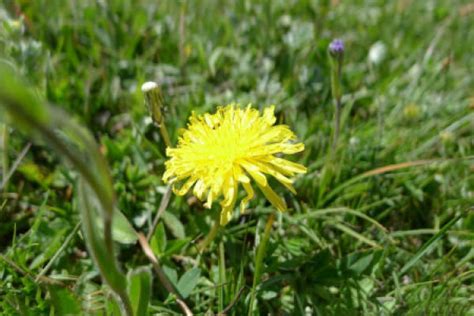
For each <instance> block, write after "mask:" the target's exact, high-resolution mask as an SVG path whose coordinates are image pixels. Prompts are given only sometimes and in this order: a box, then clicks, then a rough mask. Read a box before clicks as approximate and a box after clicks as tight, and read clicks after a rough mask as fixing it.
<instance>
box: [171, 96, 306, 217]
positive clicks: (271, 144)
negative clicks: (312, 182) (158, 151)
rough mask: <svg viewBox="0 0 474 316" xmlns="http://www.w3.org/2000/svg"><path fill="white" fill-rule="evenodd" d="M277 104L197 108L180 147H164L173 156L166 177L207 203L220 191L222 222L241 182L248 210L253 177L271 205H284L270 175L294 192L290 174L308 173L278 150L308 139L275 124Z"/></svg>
mask: <svg viewBox="0 0 474 316" xmlns="http://www.w3.org/2000/svg"><path fill="white" fill-rule="evenodd" d="M274 110H275V107H274V106H270V107H267V108H266V109H265V110H264V111H263V114H261V113H260V112H259V111H258V110H257V109H254V108H252V107H251V106H250V105H249V106H247V107H246V108H244V109H242V108H240V107H238V105H235V104H230V105H227V106H225V107H220V108H218V109H217V111H216V113H214V114H204V115H196V114H194V113H193V114H192V116H191V118H190V119H189V123H188V126H187V129H186V130H185V131H184V132H183V134H182V135H181V136H180V138H179V140H178V145H177V147H176V148H167V150H166V154H167V156H168V157H170V159H169V160H168V161H166V163H165V166H166V172H165V173H164V175H163V180H164V181H165V182H171V183H173V191H174V192H175V193H176V194H177V195H184V194H186V192H188V191H189V190H190V189H191V188H193V189H192V191H193V194H194V195H195V196H196V197H197V198H199V199H200V200H201V201H206V203H205V204H204V205H205V206H206V207H208V208H210V207H211V206H212V203H213V201H214V200H216V199H218V198H220V197H221V196H222V199H221V202H220V204H221V206H222V211H221V217H220V222H221V225H225V224H227V222H229V220H230V219H231V217H232V211H233V209H234V206H235V203H236V201H237V197H238V188H239V184H241V185H242V186H243V188H244V190H245V192H246V197H244V198H243V199H242V200H241V202H240V209H241V212H242V213H243V212H245V209H246V207H247V204H248V202H249V201H250V200H251V199H252V198H253V197H254V190H253V188H252V184H251V182H252V180H253V181H254V182H255V184H256V185H257V186H258V188H259V189H260V190H261V191H262V193H263V194H264V195H265V197H266V198H267V199H268V200H269V201H270V203H271V204H272V205H273V206H275V207H276V208H277V209H278V210H280V211H285V210H286V204H285V201H284V200H283V199H282V198H281V197H279V196H278V195H277V194H276V193H275V191H273V189H272V188H271V187H270V184H269V182H268V179H267V176H272V177H274V178H275V179H276V180H278V181H279V182H280V183H282V184H283V185H284V186H285V187H286V188H287V189H289V190H290V191H291V192H293V193H294V194H296V192H295V189H294V188H293V185H292V183H293V180H292V179H291V178H292V177H293V176H295V174H296V173H305V172H306V168H305V167H304V166H302V165H300V164H297V163H294V162H291V161H288V160H285V159H283V158H280V157H278V156H277V155H279V154H294V153H297V152H300V151H303V150H304V144H303V143H296V142H295V139H296V136H295V134H294V133H293V132H292V131H291V130H290V128H289V127H288V126H286V125H274V124H275V122H276V118H275V114H274ZM178 186H180V187H178Z"/></svg>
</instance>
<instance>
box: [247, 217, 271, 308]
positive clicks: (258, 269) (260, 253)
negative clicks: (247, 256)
mask: <svg viewBox="0 0 474 316" xmlns="http://www.w3.org/2000/svg"><path fill="white" fill-rule="evenodd" d="M274 221H275V214H273V213H271V214H270V216H268V220H267V223H266V225H265V230H264V231H263V237H262V241H261V242H260V245H258V249H257V256H256V258H255V272H254V275H253V284H252V291H251V295H252V296H251V298H250V305H249V314H248V315H249V316H251V315H252V314H253V309H254V305H255V299H256V297H257V291H256V288H257V285H258V283H259V282H260V277H261V275H262V268H263V258H264V256H265V253H266V250H267V244H268V240H269V239H270V232H271V231H272V226H273V222H274Z"/></svg>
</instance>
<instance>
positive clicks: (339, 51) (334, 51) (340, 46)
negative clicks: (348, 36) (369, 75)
mask: <svg viewBox="0 0 474 316" xmlns="http://www.w3.org/2000/svg"><path fill="white" fill-rule="evenodd" d="M329 54H331V56H333V57H340V56H342V55H343V54H344V42H343V41H342V40H341V39H335V40H333V41H332V42H331V44H329Z"/></svg>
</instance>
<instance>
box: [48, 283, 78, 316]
mask: <svg viewBox="0 0 474 316" xmlns="http://www.w3.org/2000/svg"><path fill="white" fill-rule="evenodd" d="M48 290H49V294H50V296H51V302H52V303H53V306H54V311H55V315H80V314H82V311H81V303H80V302H79V300H78V298H77V297H76V296H75V295H74V294H73V293H72V292H71V291H70V290H69V289H67V288H64V287H60V286H55V285H50V286H48Z"/></svg>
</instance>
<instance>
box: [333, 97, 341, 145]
mask: <svg viewBox="0 0 474 316" xmlns="http://www.w3.org/2000/svg"><path fill="white" fill-rule="evenodd" d="M341 112H342V104H341V99H340V98H339V99H336V113H335V114H334V138H333V141H332V152H333V154H334V153H335V151H336V149H337V142H338V140H339V133H340V132H341Z"/></svg>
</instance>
